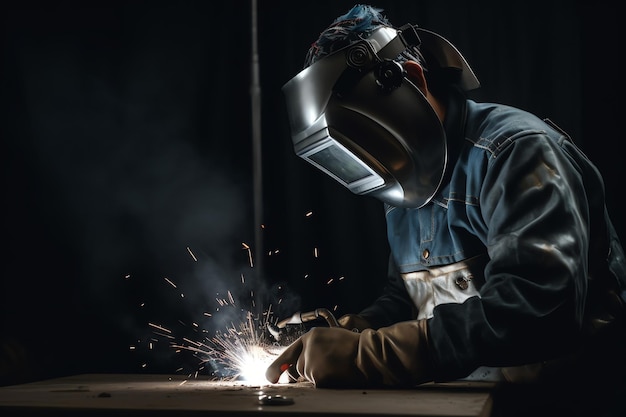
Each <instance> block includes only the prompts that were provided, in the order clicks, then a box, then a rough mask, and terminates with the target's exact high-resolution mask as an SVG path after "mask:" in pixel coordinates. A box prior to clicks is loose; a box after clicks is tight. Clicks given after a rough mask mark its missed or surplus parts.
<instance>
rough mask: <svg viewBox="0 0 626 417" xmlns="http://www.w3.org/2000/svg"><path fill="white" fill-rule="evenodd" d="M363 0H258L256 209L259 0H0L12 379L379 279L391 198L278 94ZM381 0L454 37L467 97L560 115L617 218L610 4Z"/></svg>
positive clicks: (132, 358)
mask: <svg viewBox="0 0 626 417" xmlns="http://www.w3.org/2000/svg"><path fill="white" fill-rule="evenodd" d="M353 4H354V2H352V1H344V0H317V1H315V2H313V1H311V2H301V1H293V0H276V1H269V0H259V2H258V51H259V68H260V91H261V112H262V113H261V131H260V132H259V133H260V134H259V137H260V138H261V139H262V176H261V177H260V178H259V177H257V179H259V180H262V185H263V187H262V192H263V206H262V210H258V211H257V213H262V215H263V216H262V225H263V227H262V229H259V228H260V227H261V225H259V224H256V223H255V220H254V219H255V204H254V201H255V200H254V189H253V185H254V181H253V176H254V175H255V169H254V156H253V152H252V142H253V136H255V134H254V132H256V131H255V130H254V129H255V127H254V125H253V123H252V116H251V115H252V112H253V107H252V104H251V92H252V90H253V89H252V87H253V84H252V83H251V79H252V74H251V61H252V47H251V45H252V32H251V22H252V15H251V3H250V1H243V0H236V1H235V0H233V1H224V2H214V1H182V2H176V1H125V2H121V1H106V2H105V1H90V2H80V1H47V2H35V1H22V2H15V3H7V2H4V3H2V6H0V22H1V23H0V24H1V25H2V32H1V40H2V44H1V48H2V50H1V51H2V52H1V53H2V55H1V58H0V59H1V61H0V62H1V66H0V69H1V73H0V74H1V81H0V82H1V87H0V88H1V90H0V94H1V106H2V108H1V109H0V118H1V119H0V129H1V130H0V132H1V133H0V135H1V137H2V151H1V155H2V189H1V192H2V206H3V214H2V229H1V233H2V234H1V237H2V240H3V246H2V247H3V249H2V252H1V253H2V259H1V263H0V267H1V268H2V277H1V279H2V287H1V288H0V291H1V299H0V300H1V303H2V305H1V308H2V312H1V320H2V321H1V323H2V327H1V329H0V330H1V331H0V342H1V344H0V348H1V350H0V383H2V384H10V383H17V382H23V381H30V380H36V379H42V378H49V377H55V376H61V375H69V374H75V373H91V372H130V373H133V372H165V373H170V372H174V371H177V369H178V366H179V365H178V363H179V362H181V357H180V356H177V355H176V354H174V353H173V350H172V349H170V348H169V346H168V345H167V343H168V342H167V338H164V337H160V336H159V337H155V336H154V328H153V327H150V326H149V324H148V323H155V324H159V325H162V326H164V327H166V328H168V329H176V330H177V331H180V332H183V333H185V332H189V333H191V334H192V335H193V336H192V337H196V338H198V337H205V336H204V334H203V333H202V332H201V331H199V329H206V330H207V332H208V333H205V334H210V333H211V332H212V331H214V330H215V329H220V328H222V327H223V326H225V325H228V324H229V323H233V321H229V320H238V319H237V317H239V316H238V315H240V314H241V313H242V312H243V313H245V312H247V311H254V312H257V311H266V309H267V308H268V307H269V306H270V305H271V312H272V313H274V314H275V315H276V317H279V318H283V317H285V316H288V315H291V314H292V313H293V312H295V311H297V310H305V309H313V308H316V307H325V308H329V309H331V310H334V311H335V312H336V314H337V315H338V316H339V315H341V314H343V313H346V312H354V311H356V310H358V309H360V308H362V307H364V306H366V305H367V304H368V303H369V302H370V301H371V300H372V299H373V297H374V296H375V295H376V291H377V290H378V289H379V288H380V286H381V285H382V283H381V281H380V280H381V278H384V274H385V271H386V264H387V243H386V237H385V230H384V217H383V212H382V207H381V204H380V203H378V202H377V201H375V200H373V199H370V198H367V197H358V196H355V195H352V194H350V193H349V192H348V191H347V190H345V189H344V188H343V187H341V186H340V185H338V184H336V183H334V182H333V181H332V180H331V179H329V178H327V177H326V176H324V175H323V174H321V173H319V172H317V171H316V170H314V168H312V167H310V166H309V165H307V164H306V163H305V162H304V161H302V160H300V159H298V158H297V157H296V156H295V155H294V154H293V151H292V148H291V142H290V137H289V132H288V130H287V129H288V126H287V121H286V114H285V109H284V103H283V97H282V95H281V92H280V88H281V86H282V85H283V84H284V83H285V82H286V81H288V80H289V79H290V78H291V77H293V76H294V75H295V74H296V73H297V72H298V71H300V69H301V67H302V62H303V59H304V55H305V53H306V51H307V49H308V47H309V45H310V43H311V42H313V41H314V40H315V39H316V38H317V36H318V34H319V32H320V31H321V30H322V29H323V28H324V27H326V26H327V25H328V24H329V23H331V21H332V20H333V19H334V18H335V17H337V16H339V15H340V14H343V13H345V12H346V11H347V10H348V9H349V8H350V7H351V6H352V5H353ZM373 4H374V5H377V6H379V7H382V8H384V9H385V14H386V15H387V17H389V19H390V20H391V21H392V22H393V23H394V24H396V25H398V26H400V25H402V24H404V23H417V24H419V25H420V26H422V27H424V28H427V29H431V30H433V31H435V32H438V33H440V34H441V35H443V36H445V37H447V38H448V39H449V40H450V41H451V42H452V43H454V44H455V45H456V46H457V47H458V48H459V49H460V51H461V52H462V53H463V54H464V55H465V57H466V59H467V60H468V61H469V63H470V65H471V66H472V67H473V69H474V71H475V72H476V74H477V76H478V78H479V79H480V80H481V82H482V88H481V89H480V90H478V91H476V92H474V93H472V96H473V97H474V98H476V99H479V100H488V101H495V102H502V103H507V104H512V105H515V106H518V107H521V108H523V109H526V110H530V111H531V112H534V113H536V114H537V115H539V116H540V117H549V118H551V119H552V120H553V121H555V122H556V123H557V124H559V125H560V126H561V127H562V128H563V129H565V130H566V131H568V132H569V133H570V134H571V135H572V136H573V138H574V139H575V141H576V142H577V143H578V144H579V145H580V146H581V147H582V148H583V149H584V150H585V151H586V153H587V154H588V155H589V157H590V158H591V159H592V160H593V161H595V162H596V164H597V165H598V167H599V169H600V170H601V172H602V173H603V174H604V176H605V183H606V188H607V192H608V197H607V203H608V206H609V211H610V212H611V213H612V215H613V218H614V222H615V225H616V227H617V229H618V232H619V234H620V236H621V237H622V238H624V237H625V236H626V224H625V220H626V219H625V218H624V215H623V212H622V210H621V207H620V206H619V205H618V199H619V197H620V193H621V191H622V181H623V179H624V175H625V169H624V162H623V160H622V159H623V158H622V154H620V152H619V151H620V150H621V149H623V144H622V141H623V140H624V138H623V134H622V130H621V129H619V127H620V126H621V122H622V118H623V107H624V106H623V105H622V102H621V98H622V93H623V87H622V84H623V82H622V72H623V71H621V68H620V66H619V63H620V62H621V57H620V56H619V54H621V53H622V51H623V43H622V41H623V30H622V25H623V22H621V21H618V16H621V14H619V13H618V11H617V5H616V3H614V2H608V1H606V2H605V1H595V2H585V3H577V2H571V1H544V2H536V3H533V2H529V1H510V2H503V1H497V0H492V1H473V2H468V1H465V0H458V1H453V0H447V1H437V2H432V1H383V0H380V1H378V2H375V3H373ZM618 99H620V101H618ZM307 213H312V214H311V215H308V216H307ZM257 230H261V231H262V240H261V241H257V240H256V239H255V234H256V231H257ZM244 244H246V245H249V246H250V248H251V249H250V251H248V250H247V249H246V248H245V246H244ZM249 254H252V255H253V256H254V258H253V264H252V267H251V265H250V263H249V258H248V256H249ZM194 258H195V259H194ZM167 280H169V282H171V283H172V284H173V285H172V284H170V283H169V282H168V281H167ZM228 291H230V295H229V293H228ZM230 296H232V300H231V298H230ZM232 301H234V305H233V303H232ZM205 313H208V314H211V315H210V316H209V315H208V314H205ZM232 317H235V319H232ZM235 324H236V323H235ZM194 332H195V333H194ZM151 342H152V343H151ZM155 345H156V346H157V347H155ZM131 346H132V347H134V348H135V349H132V348H131ZM182 362H185V363H186V360H185V359H183V360H182ZM185 371H186V368H185V369H184V370H183V372H185Z"/></svg>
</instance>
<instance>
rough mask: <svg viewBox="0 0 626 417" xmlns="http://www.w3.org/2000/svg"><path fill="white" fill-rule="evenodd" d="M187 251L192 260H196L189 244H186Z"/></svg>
mask: <svg viewBox="0 0 626 417" xmlns="http://www.w3.org/2000/svg"><path fill="white" fill-rule="evenodd" d="M187 252H189V255H191V257H192V258H193V260H194V261H196V262H198V258H196V255H194V254H193V252H192V251H191V248H190V247H189V246H187Z"/></svg>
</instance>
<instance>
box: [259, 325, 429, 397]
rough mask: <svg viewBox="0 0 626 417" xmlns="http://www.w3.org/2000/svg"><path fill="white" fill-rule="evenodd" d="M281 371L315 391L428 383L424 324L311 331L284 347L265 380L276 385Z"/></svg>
mask: <svg viewBox="0 0 626 417" xmlns="http://www.w3.org/2000/svg"><path fill="white" fill-rule="evenodd" d="M284 371H287V372H289V373H290V375H291V376H293V375H294V374H297V375H299V376H300V377H302V378H304V379H306V380H308V381H310V382H312V383H313V384H315V386H316V387H318V388H365V387H370V388H371V387H399V386H414V385H418V384H421V383H424V382H428V381H431V380H432V376H431V374H432V370H431V359H430V355H429V353H428V334H427V324H426V320H414V321H406V322H401V323H397V324H394V325H392V326H389V327H383V328H380V329H378V330H372V329H365V330H364V331H363V332H362V333H356V332H352V331H350V330H347V329H343V328H340V327H316V328H313V329H311V330H310V331H309V332H307V333H306V334H304V335H303V336H301V337H300V338H299V339H297V340H296V341H295V342H294V343H292V344H291V345H289V346H288V347H287V348H286V349H285V350H284V351H283V353H282V354H280V355H279V356H278V358H276V359H275V360H274V362H272V364H271V365H270V366H269V367H268V368H267V371H266V372H265V376H266V378H267V380H268V381H270V382H271V383H276V382H277V381H278V379H279V378H280V375H281V374H282V373H283V372H284Z"/></svg>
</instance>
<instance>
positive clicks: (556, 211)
mask: <svg viewBox="0 0 626 417" xmlns="http://www.w3.org/2000/svg"><path fill="white" fill-rule="evenodd" d="M463 101H464V103H463V102H460V105H458V106H457V107H458V108H456V109H454V108H451V109H450V111H449V113H448V116H447V119H446V123H445V127H446V134H447V137H448V145H449V148H450V153H451V155H450V156H451V159H450V163H449V166H448V168H447V169H448V172H447V174H448V177H447V181H446V182H445V183H444V184H443V185H442V187H441V188H440V190H439V191H438V192H437V193H436V195H435V196H434V197H433V199H432V200H431V201H430V202H429V203H428V204H427V205H425V206H423V207H421V208H419V209H405V208H398V207H390V206H386V208H385V214H386V221H387V234H388V240H389V244H390V248H391V256H390V274H389V283H388V286H387V288H386V290H385V293H384V294H383V295H382V296H381V297H380V298H379V299H378V300H377V301H376V302H375V303H374V304H373V305H372V306H371V307H369V308H367V309H365V310H364V311H363V312H361V314H362V315H363V316H364V317H365V318H366V319H368V320H369V321H370V322H371V323H372V324H373V325H374V327H380V326H385V325H389V324H392V323H393V322H397V321H401V320H406V319H414V318H416V317H420V316H419V310H420V308H421V306H420V305H419V302H417V305H416V301H415V298H416V297H415V294H412V295H413V297H411V296H409V294H407V291H406V288H405V286H406V282H405V281H406V277H407V276H409V275H410V274H411V273H415V272H416V271H429V270H433V268H437V267H441V266H444V265H450V264H455V263H459V262H461V261H464V260H468V259H470V258H475V257H477V256H479V255H482V256H483V257H484V258H486V263H483V264H481V266H480V267H479V268H478V270H475V271H471V279H472V280H473V281H474V285H475V291H477V293H476V294H470V296H468V297H466V298H464V299H462V301H459V302H441V303H439V304H437V303H435V304H437V305H436V306H435V307H434V310H433V311H432V314H428V315H427V316H426V317H427V318H428V321H429V323H428V328H429V346H430V352H431V356H432V359H433V362H434V369H435V374H436V379H438V380H449V379H451V378H460V377H464V376H465V375H467V374H469V373H470V372H471V371H473V370H474V369H476V368H477V367H479V366H511V365H519V364H526V363H532V362H535V361H542V360H546V359H548V358H553V357H558V356H559V355H562V354H564V353H566V352H567V351H569V350H570V349H573V347H574V346H575V345H576V344H577V343H578V340H579V339H580V336H581V334H582V333H583V330H584V326H585V322H586V318H587V317H588V316H590V315H591V314H592V312H593V311H595V310H594V309H595V308H596V307H595V306H596V305H600V304H602V301H600V298H601V297H600V296H597V297H596V293H603V294H604V292H605V290H606V289H610V290H611V291H614V292H615V293H617V294H619V293H620V291H623V289H624V288H626V284H625V283H626V267H625V266H624V255H623V249H622V247H621V245H620V242H619V240H618V238H617V235H616V234H615V231H614V229H613V226H612V225H611V222H610V219H609V217H608V214H607V212H606V208H605V204H604V185H603V181H602V177H601V175H600V173H599V172H598V170H597V169H596V168H595V167H594V165H593V164H592V163H591V162H590V161H589V160H588V159H587V157H586V156H585V155H584V154H583V153H582V152H581V151H580V150H579V149H578V148H577V147H576V146H575V144H574V143H573V142H572V141H571V140H570V138H569V137H568V136H567V135H566V134H565V133H564V132H562V131H561V130H560V129H559V128H558V127H556V126H555V125H553V124H551V123H550V122H549V121H544V120H541V119H539V118H538V117H536V116H534V115H532V114H529V113H527V112H525V111H523V110H520V109H516V108H513V107H509V106H505V105H500V104H493V103H477V102H475V101H472V100H463ZM403 277H404V279H403ZM596 287H597V288H602V290H598V289H596ZM418 298H419V297H418ZM421 317H424V316H423V315H422V316H421Z"/></svg>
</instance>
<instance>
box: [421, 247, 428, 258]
mask: <svg viewBox="0 0 626 417" xmlns="http://www.w3.org/2000/svg"><path fill="white" fill-rule="evenodd" d="M429 256H430V251H429V250H428V249H424V252H422V257H423V258H424V259H428V257H429Z"/></svg>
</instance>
